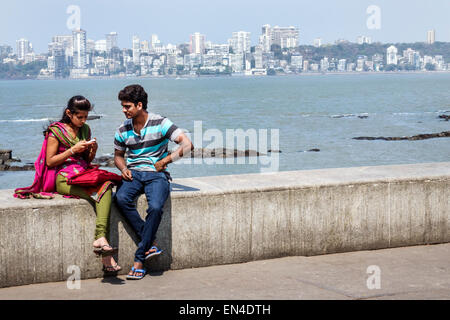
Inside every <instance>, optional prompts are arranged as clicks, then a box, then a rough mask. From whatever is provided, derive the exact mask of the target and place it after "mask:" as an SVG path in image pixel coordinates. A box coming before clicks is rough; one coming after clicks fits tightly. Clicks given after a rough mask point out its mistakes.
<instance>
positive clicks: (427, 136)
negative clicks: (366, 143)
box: [353, 131, 450, 141]
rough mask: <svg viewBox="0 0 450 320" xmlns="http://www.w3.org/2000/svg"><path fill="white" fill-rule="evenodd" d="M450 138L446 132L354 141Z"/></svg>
mask: <svg viewBox="0 0 450 320" xmlns="http://www.w3.org/2000/svg"><path fill="white" fill-rule="evenodd" d="M447 137H450V131H444V132H440V133H429V134H428V133H427V134H419V135H417V136H412V137H356V138H353V139H354V140H385V141H400V140H408V141H417V140H426V139H433V138H447Z"/></svg>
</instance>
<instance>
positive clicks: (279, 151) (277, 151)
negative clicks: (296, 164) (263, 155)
mask: <svg viewBox="0 0 450 320" xmlns="http://www.w3.org/2000/svg"><path fill="white" fill-rule="evenodd" d="M267 152H272V153H281V150H272V149H269V150H267Z"/></svg>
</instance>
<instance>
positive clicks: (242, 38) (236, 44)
mask: <svg viewBox="0 0 450 320" xmlns="http://www.w3.org/2000/svg"><path fill="white" fill-rule="evenodd" d="M228 43H229V45H230V47H231V48H232V49H233V52H234V53H244V52H245V53H249V52H250V46H251V43H250V32H246V31H237V32H233V36H232V38H231V39H229V40H228Z"/></svg>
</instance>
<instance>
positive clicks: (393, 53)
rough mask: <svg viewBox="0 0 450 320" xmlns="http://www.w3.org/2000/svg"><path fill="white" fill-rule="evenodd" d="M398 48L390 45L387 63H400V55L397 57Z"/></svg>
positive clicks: (387, 51) (387, 52)
mask: <svg viewBox="0 0 450 320" xmlns="http://www.w3.org/2000/svg"><path fill="white" fill-rule="evenodd" d="M397 53H398V49H397V48H396V47H395V46H390V47H389V48H387V50H386V64H387V65H389V64H395V65H397V64H398V57H397Z"/></svg>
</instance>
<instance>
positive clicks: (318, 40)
mask: <svg viewBox="0 0 450 320" xmlns="http://www.w3.org/2000/svg"><path fill="white" fill-rule="evenodd" d="M313 45H314V47H316V48H320V47H321V46H322V39H321V38H315V39H314V42H313Z"/></svg>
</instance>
